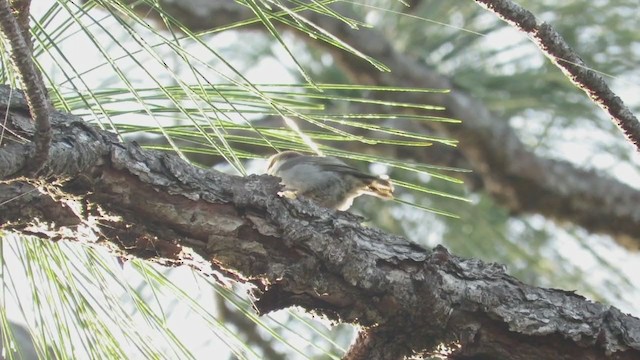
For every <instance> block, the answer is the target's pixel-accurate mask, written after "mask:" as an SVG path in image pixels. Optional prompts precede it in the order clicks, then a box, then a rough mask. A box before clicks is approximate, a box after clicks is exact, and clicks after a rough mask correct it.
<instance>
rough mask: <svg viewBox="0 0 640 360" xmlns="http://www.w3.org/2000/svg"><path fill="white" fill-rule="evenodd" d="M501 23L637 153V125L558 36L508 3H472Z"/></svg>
mask: <svg viewBox="0 0 640 360" xmlns="http://www.w3.org/2000/svg"><path fill="white" fill-rule="evenodd" d="M475 2H477V3H478V4H480V5H482V6H483V7H484V8H486V9H488V10H490V11H492V12H494V13H495V14H496V15H498V16H499V17H500V18H501V19H503V20H504V21H506V22H507V23H509V24H511V25H512V26H513V27H515V28H517V29H518V30H520V31H522V32H524V33H526V34H527V35H529V36H531V38H532V39H533V40H534V43H535V44H536V45H537V46H538V48H539V49H540V51H542V53H543V54H545V55H547V56H548V57H549V59H551V61H553V63H554V64H556V66H558V67H559V68H560V69H561V70H562V72H564V74H565V75H566V76H567V77H568V78H569V79H570V80H571V82H573V83H574V84H575V85H576V86H577V87H578V88H580V89H582V90H583V91H584V92H586V93H587V95H589V98H590V99H591V101H593V102H594V103H596V104H597V105H598V106H600V107H601V108H602V109H603V110H604V111H605V112H607V114H609V116H611V120H613V122H614V124H616V126H618V128H619V129H620V130H621V131H622V133H623V134H624V136H625V137H626V138H627V140H629V141H630V142H631V143H632V144H633V145H634V146H635V147H636V151H640V121H638V119H637V118H636V117H635V116H634V115H633V113H632V112H631V110H629V108H628V107H627V106H626V105H625V104H624V102H622V100H621V99H620V98H619V97H618V96H617V95H616V94H615V93H614V92H613V91H611V89H609V86H608V85H607V83H606V82H605V81H604V79H603V78H602V76H600V75H599V74H598V73H596V72H595V71H593V70H591V69H590V68H589V67H588V66H586V65H585V63H584V62H583V61H582V59H581V58H580V56H578V54H576V53H575V51H573V49H571V47H570V46H569V45H568V44H567V43H566V41H564V39H563V38H562V36H560V34H558V32H557V31H556V30H555V29H554V28H553V27H552V26H551V25H549V24H547V23H544V22H543V23H540V22H539V21H538V19H536V17H535V16H534V15H533V14H532V13H531V12H529V11H528V10H527V9H525V8H523V7H521V6H520V5H518V4H516V3H514V2H513V1H510V0H475Z"/></svg>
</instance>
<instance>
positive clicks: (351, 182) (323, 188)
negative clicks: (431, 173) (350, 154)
mask: <svg viewBox="0 0 640 360" xmlns="http://www.w3.org/2000/svg"><path fill="white" fill-rule="evenodd" d="M267 173H268V174H269V175H273V176H278V177H280V178H281V179H282V184H284V186H285V191H286V194H295V195H300V196H302V197H304V198H307V199H310V200H312V201H313V202H315V203H317V204H318V205H320V206H324V207H327V208H332V209H336V210H347V209H348V208H349V207H351V204H352V203H353V199H355V198H356V197H358V196H360V195H362V194H367V195H373V196H377V197H379V198H383V199H393V184H392V183H391V181H389V180H387V179H384V178H381V177H377V176H373V175H369V174H365V173H363V172H361V171H359V170H358V169H356V168H353V167H351V166H349V165H347V164H345V163H344V162H342V161H341V160H339V159H337V158H334V157H331V156H326V157H321V156H310V155H303V154H301V153H299V152H295V151H283V152H281V153H278V154H275V155H273V156H271V157H270V158H269V165H268V167H267Z"/></svg>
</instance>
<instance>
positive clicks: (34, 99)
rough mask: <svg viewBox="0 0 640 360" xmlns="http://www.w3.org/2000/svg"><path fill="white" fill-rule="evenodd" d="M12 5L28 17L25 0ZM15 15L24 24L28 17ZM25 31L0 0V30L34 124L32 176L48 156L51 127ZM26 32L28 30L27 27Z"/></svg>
mask: <svg viewBox="0 0 640 360" xmlns="http://www.w3.org/2000/svg"><path fill="white" fill-rule="evenodd" d="M15 3H16V4H19V5H21V8H20V9H19V10H20V11H27V14H28V5H27V8H26V9H25V8H24V6H23V5H24V4H28V1H22V2H20V1H16V2H15ZM18 16H19V17H20V19H21V20H22V21H25V20H24V19H25V17H26V18H28V15H25V14H24V13H18ZM24 29H25V28H23V27H21V25H20V24H18V20H17V19H16V16H14V14H13V13H12V10H11V7H10V6H9V3H8V2H7V0H0V30H2V33H3V34H4V36H5V37H6V39H7V40H8V44H9V46H10V48H11V54H10V55H11V62H12V63H13V66H14V67H15V68H16V71H17V72H18V74H19V75H20V78H21V79H22V86H23V87H24V92H25V97H26V98H27V103H28V104H29V111H30V112H31V117H32V118H33V120H34V121H35V124H36V133H35V137H34V142H35V144H36V151H35V154H34V156H33V158H32V159H31V162H30V164H29V169H28V170H29V171H30V172H32V173H35V172H37V171H38V170H40V168H41V167H42V165H43V164H44V163H45V162H46V161H47V158H48V156H49V147H50V145H51V124H50V123H49V104H48V102H47V97H46V94H45V87H44V84H43V83H42V81H41V78H40V76H39V73H38V72H37V70H36V67H35V65H34V63H33V58H32V51H31V46H30V45H29V44H30V42H29V41H27V40H25V36H23V35H24V33H23V30H24ZM26 29H28V25H27V28H26Z"/></svg>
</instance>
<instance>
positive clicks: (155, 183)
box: [0, 87, 640, 359]
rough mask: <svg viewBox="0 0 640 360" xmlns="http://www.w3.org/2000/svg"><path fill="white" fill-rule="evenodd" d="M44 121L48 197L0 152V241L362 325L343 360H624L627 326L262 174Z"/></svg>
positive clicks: (628, 351)
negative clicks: (100, 253) (90, 257)
mask: <svg viewBox="0 0 640 360" xmlns="http://www.w3.org/2000/svg"><path fill="white" fill-rule="evenodd" d="M7 91H8V89H7V88H6V87H0V107H2V108H4V109H8V111H9V118H8V120H9V126H11V130H12V131H14V133H22V134H24V136H25V137H27V138H32V135H29V134H30V133H32V132H33V129H29V127H28V124H30V122H25V121H21V119H23V117H24V116H25V115H24V114H25V111H26V109H27V105H26V101H25V99H24V97H23V96H22V94H20V93H18V94H17V95H16V94H14V96H13V98H12V100H11V101H12V102H11V103H10V104H9V103H7V99H8V97H7V96H6V95H7ZM52 118H53V121H52V126H53V142H52V146H51V153H50V154H49V158H48V160H47V162H46V163H45V166H44V168H43V170H44V174H46V176H47V179H48V183H49V184H53V185H49V186H44V185H42V184H41V183H40V182H39V181H38V180H37V179H28V178H25V177H24V176H21V172H22V171H23V168H24V166H25V163H26V159H28V156H29V154H30V153H31V152H32V151H34V150H33V147H34V145H33V143H32V142H26V143H13V142H12V143H6V144H1V145H2V147H0V174H1V177H0V179H2V182H3V183H2V187H0V191H2V192H1V193H0V194H1V195H0V199H7V198H8V197H9V196H10V193H9V192H10V191H11V192H12V193H11V194H22V195H21V196H18V197H15V198H13V199H12V200H11V201H9V202H3V203H2V205H0V224H1V225H0V230H12V231H17V232H24V233H27V234H34V235H38V236H41V237H45V238H48V237H50V236H53V237H54V238H56V239H68V240H73V241H77V242H89V241H91V242H92V243H95V244H97V245H101V246H105V247H108V248H110V249H112V250H113V251H114V252H117V253H119V254H123V255H126V256H130V257H131V256H135V257H142V258H146V259H149V260H151V261H155V262H158V263H161V264H164V265H166V266H178V265H189V266H192V267H194V268H196V269H198V270H199V271H202V272H207V273H208V272H211V271H212V270H216V271H222V272H224V273H225V274H226V275H227V276H232V277H234V278H235V279H236V280H239V281H246V282H250V283H252V284H254V285H255V296H256V298H257V301H256V309H257V310H258V311H259V312H260V313H266V312H270V311H274V310H278V309H282V308H286V307H289V306H293V305H296V306H300V307H303V308H305V309H306V310H307V311H310V312H314V313H317V314H319V315H322V316H326V317H327V318H329V319H331V320H333V321H336V322H348V323H352V324H356V325H359V326H360V327H362V329H363V330H362V331H363V332H362V333H361V335H360V337H359V341H358V342H356V343H355V344H354V346H353V347H352V348H351V350H350V351H349V352H348V353H347V355H346V358H351V359H358V358H367V359H393V358H403V357H405V356H410V355H429V354H433V353H437V352H438V351H439V350H438V346H439V345H440V344H445V345H450V346H451V349H452V350H453V353H452V354H450V355H449V357H450V358H458V359H465V358H469V359H470V358H491V359H541V358H552V359H576V358H580V359H602V358H610V359H637V358H639V357H640V320H639V319H637V318H635V317H633V316H630V315H625V314H622V313H621V312H620V311H619V310H618V309H616V308H614V307H610V306H605V305H602V304H598V303H593V302H590V301H588V300H586V299H585V298H583V297H581V296H579V295H576V294H573V293H571V292H566V291H561V290H554V289H543V288H534V287H531V286H528V285H526V284H523V283H521V282H520V281H518V280H516V279H514V278H513V277H511V276H509V275H507V274H506V273H505V269H504V268H503V267H502V266H500V265H497V264H485V263H483V262H481V261H479V260H474V259H463V258H459V257H457V256H454V255H452V254H450V253H449V252H448V251H447V250H446V249H445V248H443V247H440V246H439V247H436V248H435V249H434V250H433V251H428V250H425V249H423V248H421V247H419V246H418V245H416V244H414V243H411V242H410V241H408V240H406V239H404V238H401V237H398V236H394V235H390V234H385V233H384V232H382V231H380V230H378V229H374V228H370V227H366V226H363V225H362V224H361V222H362V219H361V218H359V217H357V216H355V215H352V214H350V213H348V212H336V211H332V210H329V209H322V208H319V207H317V206H315V205H314V204H312V203H310V202H308V201H306V200H304V199H300V200H290V199H287V198H280V197H278V196H277V193H278V191H279V190H280V185H279V180H278V179H277V178H274V177H270V176H267V175H262V176H256V175H253V176H247V177H238V176H231V175H227V174H223V173H220V172H218V171H215V170H207V169H201V168H197V167H194V166H191V165H189V164H187V163H185V162H183V161H182V160H181V159H179V158H178V157H177V156H175V155H172V154H167V153H162V152H158V151H149V150H144V149H142V148H140V147H139V146H138V145H137V144H135V143H128V144H127V143H119V142H118V141H117V140H116V138H115V137H114V136H113V135H112V134H110V133H108V132H104V131H101V130H98V129H95V128H93V127H90V126H88V125H86V124H84V123H82V120H80V119H78V118H76V117H74V116H71V115H68V114H63V113H54V114H53V116H52ZM25 124H27V125H26V126H25ZM26 183H29V184H32V185H35V186H37V187H38V189H39V191H38V192H36V191H34V190H33V189H34V188H33V187H31V186H30V185H25V184H26ZM56 204H57V205H56ZM34 209H35V210H34ZM38 209H47V210H46V211H44V210H42V211H38ZM69 209H72V211H69ZM60 219H65V222H62V223H59V222H58V221H60ZM96 219H100V221H95V220H96ZM105 224H106V225H105ZM56 232H57V233H58V235H57V236H55V235H54V234H55V233H56ZM88 235H91V236H88ZM89 239H94V240H89ZM363 356H364V357H363Z"/></svg>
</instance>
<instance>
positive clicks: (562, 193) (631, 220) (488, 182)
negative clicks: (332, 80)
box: [136, 1, 640, 249]
mask: <svg viewBox="0 0 640 360" xmlns="http://www.w3.org/2000/svg"><path fill="white" fill-rule="evenodd" d="M159 6H161V7H162V9H163V11H166V12H168V13H170V14H172V16H174V17H175V18H176V19H178V20H179V21H181V22H182V23H183V25H185V26H186V27H188V28H189V29H190V30H191V31H194V32H197V31H203V30H206V29H210V28H214V27H217V26H223V25H228V24H229V23H230V22H233V21H239V20H244V19H247V18H251V17H252V16H253V14H252V12H251V11H250V10H249V9H248V8H246V7H244V6H240V5H237V4H235V3H233V2H231V1H225V2H221V3H218V2H215V3H207V4H206V6H205V5H202V4H200V3H199V2H194V1H181V2H173V1H170V2H169V1H159ZM136 11H139V12H141V13H144V14H145V16H147V17H154V16H157V12H155V11H154V9H151V8H149V7H147V6H146V5H139V6H138V7H136ZM217 14H224V16H218V15H217ZM344 15H345V16H351V17H357V16H355V15H354V14H351V13H345V14H344ZM306 17H307V18H308V19H309V20H311V21H312V22H314V23H316V24H318V25H320V26H322V28H324V29H325V30H327V31H328V32H330V33H331V34H333V35H335V36H337V37H338V38H340V39H341V40H343V41H345V42H346V43H348V44H349V45H351V46H353V47H354V48H356V49H358V50H359V51H361V52H363V53H365V54H367V55H369V56H371V57H373V58H375V59H377V60H379V61H381V62H382V63H384V64H386V65H387V66H388V67H389V68H391V69H392V73H382V72H380V71H378V70H377V69H375V68H373V67H372V66H371V65H370V64H369V63H367V62H365V61H362V60H360V59H358V58H355V57H354V56H352V55H351V54H348V53H346V52H344V51H342V50H340V49H337V48H336V47H334V46H329V45H326V44H322V43H320V42H318V41H314V40H313V39H311V38H310V37H309V36H306V34H305V35H303V36H300V39H301V40H303V41H306V42H308V43H309V44H310V45H312V46H321V47H323V48H324V49H325V50H326V51H327V52H328V53H330V54H331V55H332V56H333V57H334V59H335V60H336V62H337V65H338V66H340V67H341V68H342V69H343V71H345V72H346V73H347V74H348V75H349V76H350V79H349V81H350V82H351V83H358V84H371V85H380V86H390V87H419V88H441V89H452V91H451V92H450V93H449V94H441V95H434V94H424V93H423V94H409V93H401V94H390V95H389V96H390V97H392V98H390V99H389V100H396V101H401V102H413V103H424V104H432V105H437V106H443V107H445V108H446V109H445V110H444V111H443V112H440V113H438V114H437V115H439V116H445V117H449V118H454V119H460V120H462V123H461V124H458V125H455V126H452V125H450V124H449V125H446V126H445V125H442V124H438V123H431V124H425V123H423V124H421V125H420V126H421V127H422V128H419V129H417V130H416V131H421V132H423V131H432V130H433V128H435V129H436V130H437V131H438V132H440V133H442V134H445V135H446V136H449V137H451V138H455V139H457V140H459V141H460V144H461V146H459V147H458V150H456V151H455V152H452V151H451V149H449V148H446V149H444V150H442V153H446V154H447V156H443V159H441V160H440V161H450V162H449V163H448V164H447V165H448V166H454V167H456V166H460V163H461V161H460V159H459V158H458V157H456V156H450V155H455V154H457V155H461V156H463V157H464V158H465V160H466V163H468V164H469V165H470V166H471V168H472V170H473V171H474V173H475V175H470V176H471V178H470V179H467V180H471V181H470V183H471V184H474V185H475V186H477V185H478V184H480V182H479V181H478V180H477V178H476V176H477V175H480V176H481V177H482V182H481V184H482V185H483V186H484V189H485V190H486V191H487V193H488V194H489V195H491V196H493V198H494V199H496V201H497V202H498V203H500V204H501V205H503V206H505V207H506V208H507V209H508V210H509V211H510V212H511V213H513V214H523V213H539V214H542V215H544V216H546V217H547V218H549V219H552V220H555V221H557V222H558V223H561V224H562V223H566V222H570V223H573V224H576V225H579V226H582V227H583V228H585V229H586V230H588V231H591V232H596V233H605V234H609V235H611V236H613V237H614V239H615V240H616V241H617V242H618V243H620V244H621V245H623V246H625V247H627V248H630V249H639V248H640V237H639V236H638V234H640V207H638V206H637V204H638V203H640V191H638V190H636V189H634V188H632V187H630V186H628V185H626V184H624V183H622V182H619V181H616V180H615V179H612V178H610V177H608V176H605V175H601V174H598V173H596V172H595V171H593V170H585V169H582V168H579V167H576V166H575V165H573V164H572V163H570V162H567V161H561V160H556V159H549V158H545V157H542V156H539V155H537V154H535V153H534V152H533V151H531V150H530V149H528V148H527V147H526V146H525V145H524V144H523V143H522V142H521V141H520V140H519V139H518V136H517V135H516V133H515V131H514V130H513V129H512V128H511V127H510V125H509V123H508V121H501V120H500V119H497V117H496V116H495V115H494V114H492V113H491V112H489V110H488V109H487V108H486V107H485V106H484V105H483V104H481V103H479V102H478V101H476V100H475V99H474V98H472V97H471V96H470V95H469V94H468V93H467V92H466V91H464V90H462V89H458V88H456V87H455V86H454V85H453V83H452V81H451V80H450V79H449V78H447V77H445V76H442V75H440V74H439V73H437V72H436V71H434V70H433V69H431V68H430V67H428V66H426V65H425V64H424V62H423V61H420V60H418V59H414V58H412V57H410V56H407V55H405V54H402V53H400V52H399V51H397V50H396V49H395V48H394V46H393V43H392V42H391V41H389V40H388V39H387V38H386V37H385V36H384V34H382V33H381V32H379V31H376V30H375V29H360V30H354V29H352V28H351V27H349V26H348V25H346V24H345V23H343V22H341V21H339V20H336V19H333V18H330V17H326V16H322V15H318V14H315V13H308V14H307V16H306ZM158 23H159V24H161V23H162V22H158ZM248 29H249V28H248ZM250 29H252V30H256V29H260V30H264V28H263V27H261V26H260V25H259V24H258V25H254V26H252V27H250ZM285 29H288V28H286V27H285ZM289 30H291V29H289ZM292 34H294V35H302V33H300V32H293V31H292ZM434 148H435V149H437V148H438V147H437V146H434ZM367 151H389V152H388V153H386V154H384V155H386V156H389V157H393V155H394V154H393V153H391V151H395V150H389V149H388V148H387V149H386V150H385V148H384V147H373V148H372V147H368V148H367ZM425 153H427V152H426V151H419V152H418V151H416V152H413V153H410V152H404V153H403V154H402V156H404V157H405V158H406V159H411V160H416V161H421V162H424V161H427V162H428V161H431V158H432V157H433V156H438V155H440V154H441V152H439V151H438V150H436V151H434V153H435V154H425ZM452 153H453V154H452ZM463 163H464V162H463Z"/></svg>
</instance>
